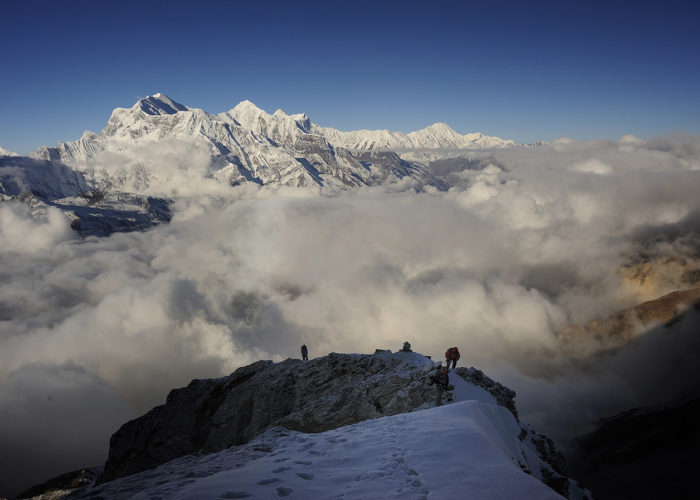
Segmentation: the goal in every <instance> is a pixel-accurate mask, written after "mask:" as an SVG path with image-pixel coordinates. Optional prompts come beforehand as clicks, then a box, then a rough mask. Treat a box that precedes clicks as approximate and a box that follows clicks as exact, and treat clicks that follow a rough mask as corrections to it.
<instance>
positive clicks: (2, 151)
mask: <svg viewBox="0 0 700 500" xmlns="http://www.w3.org/2000/svg"><path fill="white" fill-rule="evenodd" d="M0 156H19V155H18V154H17V153H13V152H12V151H10V150H9V149H5V148H3V147H2V146H0Z"/></svg>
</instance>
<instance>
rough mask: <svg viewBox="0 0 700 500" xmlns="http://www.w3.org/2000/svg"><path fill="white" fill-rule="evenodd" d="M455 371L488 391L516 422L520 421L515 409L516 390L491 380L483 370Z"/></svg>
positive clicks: (467, 369) (460, 368)
mask: <svg viewBox="0 0 700 500" xmlns="http://www.w3.org/2000/svg"><path fill="white" fill-rule="evenodd" d="M454 371H455V373H456V374H457V375H459V376H460V377H462V378H463V379H464V380H466V381H467V382H470V383H472V384H474V385H475V386H477V387H481V388H482V389H486V390H487V391H488V392H489V393H491V395H492V396H493V397H494V398H496V401H498V404H499V405H501V406H505V407H506V408H508V409H509V410H510V412H511V413H512V414H513V416H514V417H515V420H518V421H520V419H519V418H518V410H517V408H516V407H515V391H514V390H512V389H508V388H507V387H506V386H504V385H501V384H499V383H498V382H495V381H493V380H491V379H490V378H488V377H487V376H486V375H484V372H482V371H481V370H477V369H476V368H474V367H471V368H464V367H459V368H456V369H455V370H454Z"/></svg>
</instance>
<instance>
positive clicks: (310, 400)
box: [101, 352, 435, 481]
mask: <svg viewBox="0 0 700 500" xmlns="http://www.w3.org/2000/svg"><path fill="white" fill-rule="evenodd" d="M433 366H434V363H433V362H432V361H430V360H429V359H428V358H425V357H424V356H422V355H420V354H417V353H410V352H399V353H395V354H391V353H389V352H382V353H379V354H376V355H360V354H335V353H332V354H329V355H328V356H326V357H322V358H317V359H314V360H312V361H310V362H306V363H305V362H302V361H300V360H292V359H288V360H286V361H284V362H282V363H272V362H271V361H258V362H257V363H253V364H252V365H249V366H246V367H243V368H240V369H238V370H236V371H235V372H234V373H233V374H231V375H230V376H228V377H224V378H219V379H207V380H193V381H192V382H191V383H190V384H189V385H188V386H187V387H185V388H181V389H175V390H173V391H171V392H170V394H169V395H168V397H167V400H166V403H165V404H164V405H162V406H158V407H156V408H154V409H153V410H151V411H150V412H148V413H147V414H146V415H144V416H142V417H140V418H137V419H135V420H132V421H130V422H128V423H126V424H124V425H123V426H122V427H121V428H120V429H119V430H118V431H117V432H116V433H115V434H114V435H113V436H112V439H111V440H110V451H109V457H108V460H107V462H106V464H105V470H104V474H103V475H102V477H101V481H109V480H111V479H114V478H117V477H120V476H126V475H129V474H134V473H136V472H140V471H143V470H147V469H150V468H153V467H156V466H157V465H159V464H161V463H164V462H167V461H169V460H172V459H174V458H177V457H180V456H183V455H187V454H191V453H199V452H202V453H211V452H216V451H220V450H223V449H225V448H228V447H230V446H233V445H239V444H243V443H246V442H248V441H250V440H251V439H252V438H254V437H255V436H257V435H258V434H260V433H261V432H263V431H264V430H266V429H268V428H270V427H272V426H276V425H280V426H283V427H286V428H288V429H292V430H298V431H303V432H321V431H325V430H329V429H334V428H337V427H341V426H344V425H348V424H353V423H356V422H360V421H363V420H367V419H371V418H376V417H380V416H384V415H394V414H398V413H403V412H408V411H411V410H413V409H416V408H419V407H421V406H423V405H426V406H427V405H432V404H433V403H434V401H435V390H434V388H432V387H430V386H429V385H428V383H427V379H428V371H429V370H431V369H432V368H433Z"/></svg>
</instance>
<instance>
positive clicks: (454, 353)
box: [445, 347, 459, 370]
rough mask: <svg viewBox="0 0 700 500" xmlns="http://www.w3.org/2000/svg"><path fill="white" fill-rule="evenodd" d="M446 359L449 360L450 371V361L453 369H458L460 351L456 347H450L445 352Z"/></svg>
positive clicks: (448, 367)
mask: <svg viewBox="0 0 700 500" xmlns="http://www.w3.org/2000/svg"><path fill="white" fill-rule="evenodd" d="M445 359H446V360H447V369H448V370H449V369H450V361H452V368H456V367H457V360H458V359H459V349H457V348H456V347H450V348H449V349H448V350H447V351H445Z"/></svg>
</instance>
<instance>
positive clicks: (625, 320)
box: [586, 287, 700, 343]
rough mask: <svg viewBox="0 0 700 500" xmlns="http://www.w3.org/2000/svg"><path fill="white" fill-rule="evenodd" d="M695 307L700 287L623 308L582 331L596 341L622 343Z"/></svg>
mask: <svg viewBox="0 0 700 500" xmlns="http://www.w3.org/2000/svg"><path fill="white" fill-rule="evenodd" d="M698 304H700V287H698V288H691V289H689V290H678V291H675V292H671V293H669V294H666V295H664V296H663V297H659V298H657V299H654V300H648V301H646V302H642V303H641V304H638V305H636V306H634V307H630V308H628V309H624V310H622V311H620V312H618V313H616V314H614V315H612V316H611V317H609V318H607V319H604V320H601V321H593V322H591V323H589V324H588V325H586V331H588V332H589V333H592V334H593V335H594V336H595V337H596V338H599V339H603V340H610V341H612V342H613V343H620V342H622V343H624V342H626V341H628V340H629V339H631V338H633V337H635V336H636V335H637V333H638V332H639V330H640V329H641V328H645V327H647V326H649V325H652V324H654V323H663V324H669V323H671V322H673V321H674V319H675V318H677V317H678V315H679V314H681V313H682V312H683V310H684V309H687V308H688V307H691V306H696V307H697V306H698Z"/></svg>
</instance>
